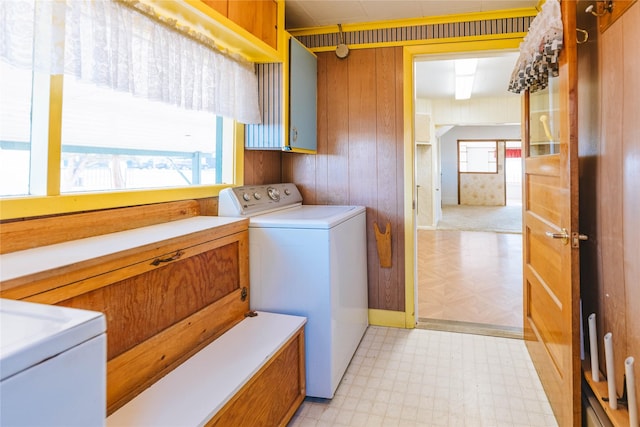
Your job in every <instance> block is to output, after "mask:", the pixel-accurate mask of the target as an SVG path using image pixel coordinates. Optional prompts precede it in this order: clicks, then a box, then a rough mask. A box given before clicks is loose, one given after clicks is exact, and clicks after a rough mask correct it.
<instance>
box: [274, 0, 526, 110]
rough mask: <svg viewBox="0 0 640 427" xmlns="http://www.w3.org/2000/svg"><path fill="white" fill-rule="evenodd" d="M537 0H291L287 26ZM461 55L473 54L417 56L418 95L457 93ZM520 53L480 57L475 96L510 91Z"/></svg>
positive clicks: (501, 7) (468, 9)
mask: <svg viewBox="0 0 640 427" xmlns="http://www.w3.org/2000/svg"><path fill="white" fill-rule="evenodd" d="M537 4H538V0H343V1H336V0H286V1H285V15H286V27H287V29H295V28H309V27H321V26H327V25H337V24H355V23H363V22H378V21H388V20H394V19H409V18H420V17H428V16H443V15H454V14H462V13H474V12H486V11H493V10H506V9H517V8H532V7H535V6H536V5H537ZM460 57H469V56H468V55H464V54H458V55H456V56H449V57H440V58H435V59H434V58H425V61H419V62H417V63H416V74H415V75H416V96H418V97H419V98H447V97H453V91H454V86H453V81H454V72H453V59H454V58H460ZM516 58H517V53H509V54H504V53H493V54H489V57H487V56H486V55H485V56H483V57H482V58H480V60H479V62H478V71H477V74H476V79H475V81H474V88H473V92H472V97H481V96H482V97H494V96H510V95H511V94H510V93H509V92H507V85H508V84H509V78H510V76H511V70H512V69H513V66H514V64H515V62H516ZM427 59H428V60H427ZM422 76H428V78H421V77H422ZM514 96H515V95H514Z"/></svg>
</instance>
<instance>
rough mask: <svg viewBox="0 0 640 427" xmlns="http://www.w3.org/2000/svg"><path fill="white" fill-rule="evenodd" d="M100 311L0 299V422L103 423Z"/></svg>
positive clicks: (104, 349)
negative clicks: (0, 333)
mask: <svg viewBox="0 0 640 427" xmlns="http://www.w3.org/2000/svg"><path fill="white" fill-rule="evenodd" d="M105 330H106V322H105V318H104V315H102V313H97V312H93V311H87V310H78V309H73V308H67V307H59V306H54V305H44V304H34V303H29V302H23V301H14V300H8V299H0V331H1V332H2V335H0V336H1V339H0V396H1V398H0V425H2V426H7V427H10V426H11V427H13V426H61V427H62V426H64V427H70V426H83V427H88V426H103V425H104V423H105V417H106V378H107V373H106V366H107V360H106V359H107V340H106V334H105Z"/></svg>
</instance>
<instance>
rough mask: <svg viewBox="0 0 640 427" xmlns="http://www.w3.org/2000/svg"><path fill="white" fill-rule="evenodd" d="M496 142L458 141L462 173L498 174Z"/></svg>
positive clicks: (459, 166) (459, 164)
mask: <svg viewBox="0 0 640 427" xmlns="http://www.w3.org/2000/svg"><path fill="white" fill-rule="evenodd" d="M497 153H498V143H497V142H496V141H458V170H459V171H460V172H474V173H478V172H480V173H498V157H497Z"/></svg>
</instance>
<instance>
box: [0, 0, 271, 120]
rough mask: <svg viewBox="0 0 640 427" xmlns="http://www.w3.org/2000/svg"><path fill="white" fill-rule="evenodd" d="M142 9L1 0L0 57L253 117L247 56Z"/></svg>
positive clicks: (253, 87) (106, 0) (103, 1)
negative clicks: (221, 48)
mask: <svg viewBox="0 0 640 427" xmlns="http://www.w3.org/2000/svg"><path fill="white" fill-rule="evenodd" d="M127 3H131V4H132V5H134V6H135V5H136V2H130V1H129V2H127ZM34 4H35V14H34V12H33V11H34ZM145 13H146V14H143V13H141V12H139V11H137V10H134V9H132V8H131V7H128V6H125V5H124V4H122V3H120V2H117V1H114V0H55V1H51V0H35V2H34V1H33V0H32V1H21V0H12V1H4V0H0V23H1V24H2V30H0V31H1V33H2V40H1V41H0V59H2V60H4V61H6V62H9V63H11V64H12V65H15V66H23V67H30V66H33V67H34V69H36V70H37V71H42V72H48V73H52V74H62V73H64V74H65V75H69V76H74V77H75V78H78V79H81V80H83V81H88V82H92V83H94V84H96V85H100V86H106V87H109V88H112V89H114V90H119V91H126V92H130V93H132V94H133V95H135V96H140V97H145V98H148V99H152V100H159V101H162V102H166V103H170V104H173V105H177V106H180V107H184V108H187V109H195V110H203V111H209V112H211V113H213V114H216V115H221V116H225V117H229V118H233V119H236V120H238V121H240V122H242V123H252V124H255V123H260V112H259V108H258V83H257V77H256V74H255V70H254V66H253V64H250V63H247V62H245V61H242V60H240V59H238V58H232V57H231V56H229V55H227V54H225V53H223V52H220V51H217V50H216V49H214V48H212V45H213V43H211V44H210V45H209V46H208V45H206V43H203V42H202V41H197V40H196V39H195V38H194V37H190V36H189V35H185V34H184V33H185V32H187V33H188V31H189V29H185V28H184V27H182V28H178V26H177V25H176V28H170V25H171V21H170V20H165V22H164V23H163V22H160V21H159V20H158V19H153V18H152V17H150V16H148V15H151V16H154V11H153V10H151V9H148V8H147V9H146V10H145ZM34 16H35V20H34ZM156 18H160V17H159V16H156ZM34 28H35V34H34ZM193 34H195V32H193ZM34 38H35V47H34V45H33V40H34ZM32 54H33V55H32ZM32 57H33V62H32Z"/></svg>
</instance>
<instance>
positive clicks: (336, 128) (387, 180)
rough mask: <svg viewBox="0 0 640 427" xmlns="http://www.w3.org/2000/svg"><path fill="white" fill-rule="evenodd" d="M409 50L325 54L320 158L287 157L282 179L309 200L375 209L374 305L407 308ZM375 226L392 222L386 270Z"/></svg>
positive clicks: (371, 237)
mask: <svg viewBox="0 0 640 427" xmlns="http://www.w3.org/2000/svg"><path fill="white" fill-rule="evenodd" d="M402 86H403V75H402V48H401V47H392V48H377V49H361V50H354V51H352V52H351V53H350V55H349V57H348V58H347V59H344V60H340V59H338V58H337V57H336V55H335V54H334V53H333V52H323V53H318V153H317V154H316V155H304V154H292V153H283V154H282V180H283V181H292V182H295V183H296V184H297V185H298V186H299V188H300V190H301V192H302V196H303V199H304V201H305V203H308V204H331V205H362V206H366V207H367V246H368V274H369V307H370V308H374V309H382V310H392V311H404V309H405V298H404V292H405V286H404V281H405V272H404V257H405V254H404V210H403V199H404V193H403V185H404V184H403V105H402ZM374 222H377V223H378V225H379V226H380V229H381V231H383V232H384V229H385V225H386V224H387V223H390V227H391V238H392V267H391V268H382V267H380V261H379V257H378V253H377V247H376V241H375V233H374Z"/></svg>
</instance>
